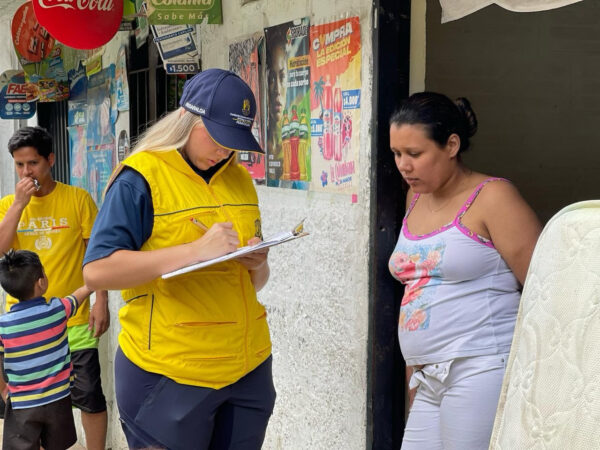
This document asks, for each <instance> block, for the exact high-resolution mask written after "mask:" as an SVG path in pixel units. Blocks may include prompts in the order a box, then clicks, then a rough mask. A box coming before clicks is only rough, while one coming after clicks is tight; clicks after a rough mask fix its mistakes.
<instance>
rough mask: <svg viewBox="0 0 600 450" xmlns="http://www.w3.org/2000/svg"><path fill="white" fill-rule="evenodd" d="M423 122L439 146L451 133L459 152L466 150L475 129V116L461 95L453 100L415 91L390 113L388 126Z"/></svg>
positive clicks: (467, 101) (444, 143) (431, 93)
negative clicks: (454, 136)
mask: <svg viewBox="0 0 600 450" xmlns="http://www.w3.org/2000/svg"><path fill="white" fill-rule="evenodd" d="M405 124H406V125H423V126H424V127H425V129H426V130H427V134H428V137H429V138H430V139H432V140H433V141H435V142H436V143H437V144H438V145H439V146H441V147H443V146H445V145H446V144H447V143H448V138H449V137H450V135H451V134H453V133H455V134H457V135H458V137H459V138H460V149H459V154H460V153H462V152H465V151H467V150H468V149H469V146H470V144H471V143H470V140H469V139H470V138H471V137H472V136H473V135H474V134H475V133H476V132H477V117H476V116H475V112H474V111H473V109H472V108H471V103H469V100H467V99H466V98H464V97H461V98H458V99H456V101H455V102H453V101H452V100H450V99H449V98H448V97H446V96H445V95H443V94H438V93H436V92H419V93H417V94H413V95H411V96H410V97H408V98H407V99H406V100H404V101H403V102H402V103H401V104H400V107H399V108H398V109H397V110H396V111H395V112H394V113H393V114H392V117H391V118H390V126H391V125H396V126H398V127H399V126H401V125H405Z"/></svg>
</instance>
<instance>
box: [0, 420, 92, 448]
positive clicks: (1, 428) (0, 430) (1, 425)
mask: <svg viewBox="0 0 600 450" xmlns="http://www.w3.org/2000/svg"><path fill="white" fill-rule="evenodd" d="M3 431H4V420H2V419H0V445H1V444H2V435H3ZM69 450H85V447H83V446H82V445H79V444H75V445H74V446H73V447H69Z"/></svg>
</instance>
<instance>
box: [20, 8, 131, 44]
mask: <svg viewBox="0 0 600 450" xmlns="http://www.w3.org/2000/svg"><path fill="white" fill-rule="evenodd" d="M31 1H32V2H33V10H34V11H35V15H36V17H37V19H38V21H39V22H40V24H41V25H42V26H43V27H45V28H46V29H47V30H48V31H49V32H50V34H51V35H52V36H54V37H55V38H56V39H57V40H59V41H60V42H62V43H63V44H65V45H68V46H69V47H73V48H79V49H84V50H87V49H93V48H97V47H100V46H102V45H104V44H106V43H107V42H108V41H110V39H111V38H112V37H113V36H114V35H115V33H116V32H117V30H118V29H119V25H120V23H121V18H122V17H123V0H31Z"/></svg>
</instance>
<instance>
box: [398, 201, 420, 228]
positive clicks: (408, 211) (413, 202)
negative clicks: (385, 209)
mask: <svg viewBox="0 0 600 450" xmlns="http://www.w3.org/2000/svg"><path fill="white" fill-rule="evenodd" d="M420 195H421V194H415V195H414V196H413V199H412V201H411V202H410V206H409V207H408V209H407V210H406V214H404V219H402V223H406V219H407V218H408V215H409V214H410V212H411V211H412V210H413V208H414V207H415V203H417V200H418V199H419V196H420Z"/></svg>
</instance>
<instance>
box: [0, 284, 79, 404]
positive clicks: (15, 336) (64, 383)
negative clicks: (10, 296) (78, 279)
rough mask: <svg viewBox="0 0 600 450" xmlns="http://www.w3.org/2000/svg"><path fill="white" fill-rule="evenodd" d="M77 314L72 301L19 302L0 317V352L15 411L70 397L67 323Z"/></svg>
mask: <svg viewBox="0 0 600 450" xmlns="http://www.w3.org/2000/svg"><path fill="white" fill-rule="evenodd" d="M76 312H77V301H76V299H75V297H73V296H69V297H66V298H56V297H53V298H52V299H50V301H49V302H48V303H46V299H45V298H44V297H37V298H34V299H31V300H26V301H23V302H19V303H17V304H15V305H13V306H12V308H11V309H10V312H8V313H6V314H4V315H2V316H0V352H1V353H3V354H4V369H5V371H6V375H7V376H8V392H9V396H10V400H11V403H12V407H13V408H14V409H22V408H32V407H35V406H40V405H45V404H48V403H52V402H54V401H56V400H60V399H62V398H65V397H67V396H69V395H70V393H71V390H70V387H71V381H72V376H71V371H72V370H71V369H72V365H71V353H70V352H69V342H68V340H67V319H68V318H70V317H72V316H74V315H75V313H76Z"/></svg>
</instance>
